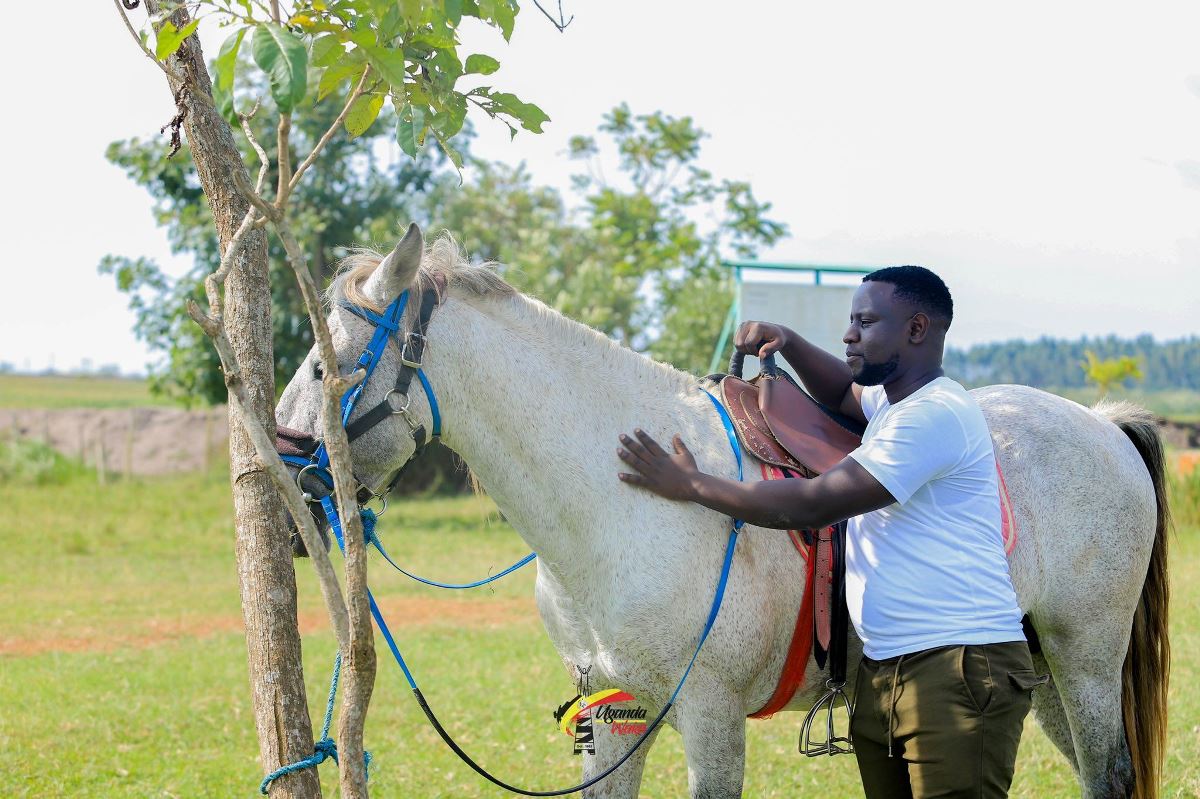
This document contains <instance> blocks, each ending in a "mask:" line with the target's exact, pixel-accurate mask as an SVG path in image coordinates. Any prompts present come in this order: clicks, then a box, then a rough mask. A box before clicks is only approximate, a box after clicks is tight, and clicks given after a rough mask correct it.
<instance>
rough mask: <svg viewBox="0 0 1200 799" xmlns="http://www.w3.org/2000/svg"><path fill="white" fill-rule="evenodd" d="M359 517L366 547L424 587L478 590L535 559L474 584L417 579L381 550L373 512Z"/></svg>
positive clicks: (528, 558)
mask: <svg viewBox="0 0 1200 799" xmlns="http://www.w3.org/2000/svg"><path fill="white" fill-rule="evenodd" d="M359 515H360V516H361V517H362V523H363V535H364V538H365V540H366V543H367V545H368V546H373V547H375V549H376V550H378V551H379V554H380V555H383V559H384V560H386V561H387V562H388V563H390V564H391V566H392V568H393V569H395V570H396V571H398V572H400V573H401V574H403V575H404V576H405V577H409V578H411V579H413V580H416V581H417V582H418V583H424V584H425V585H431V586H433V587H434V588H455V589H462V588H478V587H480V586H481V585H487V584H488V583H490V582H493V581H495V580H499V579H500V578H501V577H503V576H505V575H506V574H512V573H513V572H515V571H516V570H517V569H519V568H521V567H522V566H524V565H525V564H527V563H532V562H533V560H534V559H535V558H536V557H537V553H536V552H530V553H529V554H528V555H526V556H525V557H523V558H521V559H520V560H519V561H517V562H516V563H514V564H513V565H511V566H509V567H508V568H507V569H505V570H504V571H502V572H500V573H498V574H493V575H491V576H490V577H485V578H483V579H482V580H476V581H475V582H472V583H439V582H438V581H437V580H430V579H427V578H425V577H419V576H417V575H415V574H413V573H412V572H409V571H405V570H404V569H403V568H402V567H401V566H400V564H398V563H396V561H394V560H392V556H391V555H389V554H388V552H387V550H386V549H384V548H383V542H382V541H380V540H379V536H377V535H375V519H376V518H377V517H376V515H375V511H373V510H371V509H370V508H363V510H361V511H360V512H359Z"/></svg>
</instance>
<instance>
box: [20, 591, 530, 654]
mask: <svg viewBox="0 0 1200 799" xmlns="http://www.w3.org/2000/svg"><path fill="white" fill-rule="evenodd" d="M379 606H380V609H381V610H382V611H383V614H384V616H385V617H386V618H387V620H388V624H389V625H390V626H391V627H394V628H408V629H412V628H416V627H431V626H445V625H449V626H452V627H457V628H469V629H494V628H497V627H504V626H507V625H510V624H537V623H538V616H537V608H536V607H535V605H534V603H533V599H532V598H529V599H490V600H487V601H467V602H464V601H461V600H454V599H422V598H417V597H395V598H392V599H381V600H379ZM328 629H329V618H328V617H327V616H326V615H325V612H324V611H323V610H321V611H301V613H300V632H301V634H303V635H308V634H310V633H314V632H320V631H325V630H328ZM241 631H242V618H241V616H201V617H195V618H182V619H146V620H145V621H144V622H143V623H140V624H137V625H126V626H122V627H119V628H110V629H107V630H98V629H94V628H81V629H79V630H76V631H74V632H73V633H72V634H69V635H62V634H61V633H60V634H57V635H53V636H51V635H46V636H42V635H33V636H26V637H19V638H0V657H3V656H12V657H31V656H33V655H41V654H45V653H48V652H67V653H73V652H86V653H93V652H112V651H115V650H119V649H146V648H149V647H154V646H162V645H166V644H171V643H174V642H177V641H184V640H188V639H195V638H209V637H211V636H214V635H220V634H225V633H234V632H237V633H240V632H241Z"/></svg>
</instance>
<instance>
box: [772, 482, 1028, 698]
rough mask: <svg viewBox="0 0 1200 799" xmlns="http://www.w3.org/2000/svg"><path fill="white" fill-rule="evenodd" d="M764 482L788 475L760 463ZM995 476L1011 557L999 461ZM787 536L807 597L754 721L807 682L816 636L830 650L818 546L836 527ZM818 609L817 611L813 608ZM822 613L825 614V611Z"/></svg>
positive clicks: (1013, 527)
mask: <svg viewBox="0 0 1200 799" xmlns="http://www.w3.org/2000/svg"><path fill="white" fill-rule="evenodd" d="M759 466H760V468H761V469H762V475H763V479H764V480H781V479H783V478H785V477H787V476H788V475H785V474H784V471H783V469H781V468H779V467H778V466H773V465H770V464H766V463H759ZM790 476H791V477H795V478H802V477H803V475H801V474H799V473H797V472H795V471H792V473H791V475H790ZM996 476H997V478H999V483H1000V523H1001V536H1002V538H1003V541H1004V552H1005V554H1011V553H1012V551H1013V547H1015V546H1016V545H1017V524H1016V520H1015V519H1014V518H1013V512H1012V502H1011V501H1010V500H1009V498H1008V487H1007V486H1006V485H1005V484H1004V473H1003V472H1002V471H1000V461H998V460H997V461H996ZM787 534H788V537H789V538H790V539H791V541H792V545H793V546H795V547H796V552H798V553H799V554H800V557H801V558H803V559H804V584H805V589H804V594H803V598H802V599H801V601H800V610H799V612H798V613H797V614H796V624H795V626H794V628H793V629H792V640H791V643H789V644H788V653H787V657H786V658H785V659H784V661H783V669H782V670H781V671H780V673H779V681H778V682H777V683H776V684H775V691H774V693H772V694H771V698H770V699H768V700H767V703H766V704H765V705H763V706H762V707H761V708H759V709H758V710H756V711H755V712H753V713H751V714H750V715H749V718H752V719H765V718H770V717H771V716H773V715H774V714H775V713H778V712H779V711H780V710H782V709H783V708H784V707H786V706H787V704H788V702H790V701H792V697H793V696H795V695H796V691H797V690H799V688H800V686H801V685H803V683H804V672H805V670H806V669H807V668H808V661H809V659H810V658H811V657H812V645H813V637H814V635H816V636H817V637H818V639H819V640H820V641H821V642H822V645H823V646H825V647H826V648H828V645H829V639H830V632H831V631H830V629H829V621H830V619H829V592H830V591H832V588H833V562H832V559H831V553H832V550H831V548H829V547H827V546H825V547H823V546H819V544H820V543H821V542H822V540H824V541H828V539H829V536H831V535H832V534H833V528H832V527H827V528H825V529H824V530H820V531H818V533H817V535H816V536H814V537H813V539H812V541H813V542H812V543H811V544H810V543H806V542H805V540H804V537H803V536H802V535H801V534H800V533H799V532H798V531H796V530H788V531H787ZM814 606H815V609H814ZM822 610H823V611H824V612H822Z"/></svg>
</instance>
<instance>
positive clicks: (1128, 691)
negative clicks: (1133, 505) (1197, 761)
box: [1093, 401, 1171, 799]
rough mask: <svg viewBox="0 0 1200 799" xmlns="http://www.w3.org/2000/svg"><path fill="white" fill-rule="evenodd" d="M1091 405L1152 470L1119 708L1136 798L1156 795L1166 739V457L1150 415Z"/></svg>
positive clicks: (1119, 405) (1124, 406)
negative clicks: (1148, 539)
mask: <svg viewBox="0 0 1200 799" xmlns="http://www.w3.org/2000/svg"><path fill="white" fill-rule="evenodd" d="M1093 407H1094V410H1096V411H1097V412H1098V413H1100V414H1101V415H1103V416H1104V417H1106V418H1107V419H1109V420H1110V421H1112V422H1113V423H1114V424H1116V425H1117V427H1119V428H1121V430H1122V431H1123V432H1124V433H1125V435H1127V436H1129V440H1130V441H1132V442H1133V445H1134V446H1135V447H1137V451H1138V453H1139V454H1140V455H1141V456H1142V460H1143V461H1145V463H1146V468H1147V469H1148V470H1149V471H1150V478H1151V480H1152V481H1153V483H1154V499H1155V503H1156V505H1157V507H1158V514H1157V521H1156V523H1155V529H1154V546H1153V549H1151V551H1150V566H1149V568H1147V570H1146V580H1145V582H1144V583H1142V595H1141V598H1140V599H1139V600H1138V605H1137V610H1136V611H1135V612H1134V616H1133V630H1132V632H1131V634H1130V639H1129V651H1128V653H1126V655H1125V665H1124V667H1123V669H1122V674H1121V711H1122V715H1123V717H1124V721H1125V739H1126V741H1127V742H1128V744H1129V754H1130V757H1131V758H1132V761H1133V775H1134V788H1133V797H1134V799H1156V797H1157V796H1158V788H1159V779H1160V775H1161V772H1162V761H1163V754H1164V751H1165V749H1166V743H1167V683H1168V680H1169V677H1170V669H1171V642H1170V639H1169V637H1168V632H1167V605H1168V603H1169V600H1170V586H1169V585H1168V582H1167V531H1168V528H1170V526H1171V509H1170V506H1169V505H1168V504H1167V475H1166V468H1167V465H1166V456H1165V453H1164V452H1163V443H1162V437H1161V436H1160V435H1159V432H1158V421H1157V419H1156V418H1155V416H1154V414H1152V413H1151V412H1150V411H1148V410H1146V409H1145V408H1142V407H1140V406H1138V405H1134V404H1133V403H1131V402H1112V401H1101V402H1099V403H1097V404H1096V405H1095V406H1093Z"/></svg>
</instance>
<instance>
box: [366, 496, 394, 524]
mask: <svg viewBox="0 0 1200 799" xmlns="http://www.w3.org/2000/svg"><path fill="white" fill-rule="evenodd" d="M371 499H377V500H379V501H380V503H382V505H381V506H380V508H379V510H377V511H374V513H375V518H376V519H378V518H379V517H381V516H383V514H385V513H387V509H388V501H387V495H386V494H372V495H371ZM370 504H371V500H370V499H369V500H367V502H366V503H365V504H364V505H363V508H366V507H367V506H368V505H370Z"/></svg>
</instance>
